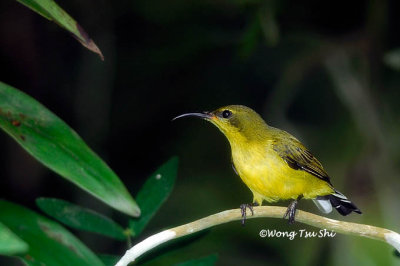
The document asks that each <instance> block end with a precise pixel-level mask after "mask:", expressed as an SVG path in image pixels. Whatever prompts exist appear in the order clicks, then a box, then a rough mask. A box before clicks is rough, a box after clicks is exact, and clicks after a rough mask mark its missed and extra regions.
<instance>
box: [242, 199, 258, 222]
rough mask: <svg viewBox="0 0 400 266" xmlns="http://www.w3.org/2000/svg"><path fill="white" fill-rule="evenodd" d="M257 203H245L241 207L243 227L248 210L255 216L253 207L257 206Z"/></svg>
mask: <svg viewBox="0 0 400 266" xmlns="http://www.w3.org/2000/svg"><path fill="white" fill-rule="evenodd" d="M257 205H258V204H257V203H245V204H241V205H240V212H241V213H242V225H244V224H245V222H246V217H247V209H249V210H250V211H251V216H253V215H254V210H253V206H257Z"/></svg>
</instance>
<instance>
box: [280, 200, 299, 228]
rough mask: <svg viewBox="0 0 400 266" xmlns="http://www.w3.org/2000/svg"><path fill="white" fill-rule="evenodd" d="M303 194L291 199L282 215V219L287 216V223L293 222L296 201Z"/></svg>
mask: <svg viewBox="0 0 400 266" xmlns="http://www.w3.org/2000/svg"><path fill="white" fill-rule="evenodd" d="M302 197H303V196H299V197H298V198H297V199H296V200H294V201H292V202H291V203H290V204H289V206H288V208H287V210H286V213H285V215H284V216H283V219H285V218H286V217H287V216H289V218H288V220H289V224H294V222H295V216H296V210H297V203H298V201H299V200H300V199H301V198H302Z"/></svg>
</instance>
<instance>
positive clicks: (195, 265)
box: [175, 254, 218, 266]
mask: <svg viewBox="0 0 400 266" xmlns="http://www.w3.org/2000/svg"><path fill="white" fill-rule="evenodd" d="M217 259H218V255H217V254H212V255H210V256H207V257H203V258H199V259H193V260H188V261H185V262H182V263H178V264H175V266H211V265H215V263H216V262H217Z"/></svg>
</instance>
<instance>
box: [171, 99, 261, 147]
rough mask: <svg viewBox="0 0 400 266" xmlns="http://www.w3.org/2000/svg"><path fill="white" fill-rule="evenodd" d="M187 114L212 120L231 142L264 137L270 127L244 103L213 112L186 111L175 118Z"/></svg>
mask: <svg viewBox="0 0 400 266" xmlns="http://www.w3.org/2000/svg"><path fill="white" fill-rule="evenodd" d="M185 116H196V117H200V118H203V119H205V120H207V121H209V122H211V123H212V124H214V125H215V126H216V127H217V128H218V129H219V130H220V131H221V132H222V133H224V135H225V136H226V137H227V138H228V140H229V141H230V142H232V141H235V140H236V141H239V140H240V141H250V140H255V139H259V138H262V137H263V136H262V135H263V133H264V132H265V130H266V129H267V127H268V126H267V124H266V123H265V122H264V120H263V119H262V118H261V117H260V116H259V115H258V114H257V113H256V112H255V111H253V110H252V109H250V108H249V107H246V106H243V105H228V106H224V107H221V108H218V109H217V110H215V111H212V112H207V111H204V112H200V113H186V114H182V115H180V116H177V117H175V118H174V119H173V120H175V119H178V118H181V117H185Z"/></svg>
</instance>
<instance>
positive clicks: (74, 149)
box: [0, 82, 140, 217]
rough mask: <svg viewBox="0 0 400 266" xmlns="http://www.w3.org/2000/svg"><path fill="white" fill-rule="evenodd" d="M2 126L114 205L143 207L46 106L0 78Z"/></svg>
mask: <svg viewBox="0 0 400 266" xmlns="http://www.w3.org/2000/svg"><path fill="white" fill-rule="evenodd" d="M0 128H2V129H3V130H5V131H6V132H7V133H8V134H9V135H10V136H11V137H13V138H14V139H15V140H16V141H17V142H18V143H19V144H20V145H21V146H22V147H23V148H24V149H25V150H27V151H28V152H29V153H30V154H31V155H32V156H33V157H35V158H36V159H38V160H39V161H40V162H41V163H43V164H44V165H46V166H47V167H49V168H50V169H52V170H53V171H55V172H56V173H58V174H60V175H61V176H63V177H65V178H66V179H68V180H70V181H71V182H73V183H74V184H76V185H77V186H79V187H81V188H83V189H84V190H86V191H88V192H89V193H90V194H92V195H93V196H95V197H97V198H98V199H100V200H102V201H104V202H105V203H107V204H108V205H110V206H112V207H113V208H115V209H117V210H119V211H122V212H124V213H126V214H129V215H132V216H135V217H136V216H139V215H140V209H139V207H138V206H137V204H136V203H135V201H134V200H133V199H132V197H131V196H130V194H129V193H128V191H127V190H126V188H125V186H124V185H123V184H122V182H121V181H120V180H119V178H118V177H117V176H116V175H115V173H114V172H113V171H112V170H111V169H110V168H109V167H108V166H107V165H106V164H105V163H104V162H103V161H102V160H101V159H100V158H99V157H98V156H97V155H96V154H95V153H94V152H93V151H92V150H91V149H90V148H89V147H88V146H87V145H86V144H85V142H84V141H83V140H82V139H81V138H80V137H79V136H78V134H76V132H75V131H74V130H72V129H71V128H70V127H69V126H68V125H67V124H65V123H64V122H63V121H62V120H61V119H60V118H58V117H57V116H55V115H54V114H53V113H52V112H50V111H49V110H48V109H46V107H44V106H43V105H41V104H40V103H38V102H37V101H35V100H34V99H32V98H31V97H29V96H28V95H26V94H24V93H22V92H20V91H18V90H17V89H14V88H12V87H11V86H8V85H6V84H4V83H2V82H0Z"/></svg>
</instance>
